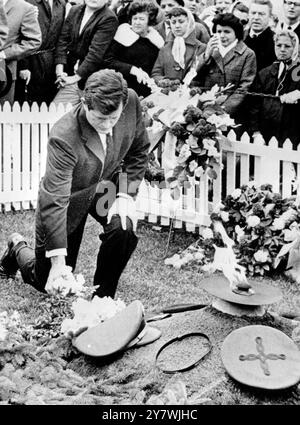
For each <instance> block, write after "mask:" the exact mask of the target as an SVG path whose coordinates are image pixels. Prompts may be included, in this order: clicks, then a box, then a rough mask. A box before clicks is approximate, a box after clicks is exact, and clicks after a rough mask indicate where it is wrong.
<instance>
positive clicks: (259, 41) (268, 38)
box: [244, 27, 276, 72]
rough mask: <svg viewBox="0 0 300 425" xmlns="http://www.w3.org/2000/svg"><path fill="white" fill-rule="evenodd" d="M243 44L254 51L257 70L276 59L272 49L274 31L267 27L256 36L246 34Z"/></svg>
mask: <svg viewBox="0 0 300 425" xmlns="http://www.w3.org/2000/svg"><path fill="white" fill-rule="evenodd" d="M244 42H245V44H247V46H248V47H249V48H250V49H251V50H253V51H254V53H255V56H256V62H257V72H259V71H260V70H261V69H263V68H266V67H267V66H269V65H271V64H272V63H273V62H274V61H275V60H276V55H275V49H274V32H273V31H272V30H271V28H269V27H268V28H267V29H266V30H264V31H263V32H262V33H260V34H259V35H258V36H257V37H254V38H251V37H250V35H249V34H247V36H246V38H245V40H244Z"/></svg>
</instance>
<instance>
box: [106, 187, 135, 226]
mask: <svg viewBox="0 0 300 425" xmlns="http://www.w3.org/2000/svg"><path fill="white" fill-rule="evenodd" d="M115 214H117V215H118V216H119V217H120V219H121V224H122V229H123V230H126V229H127V226H126V218H127V217H128V218H130V220H131V221H132V226H133V230H134V231H136V227H137V212H136V205H135V201H134V200H133V198H132V197H131V196H129V195H127V194H126V193H119V194H118V197H117V198H116V200H115V201H114V203H113V204H112V206H111V207H110V210H109V211H108V215H107V222H108V223H110V221H111V218H112V216H113V215H115Z"/></svg>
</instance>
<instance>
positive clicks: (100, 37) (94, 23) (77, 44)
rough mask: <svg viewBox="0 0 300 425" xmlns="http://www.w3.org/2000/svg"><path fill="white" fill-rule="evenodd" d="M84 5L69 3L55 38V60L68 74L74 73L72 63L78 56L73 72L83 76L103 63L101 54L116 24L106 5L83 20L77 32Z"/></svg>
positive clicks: (82, 83) (116, 20)
mask: <svg viewBox="0 0 300 425" xmlns="http://www.w3.org/2000/svg"><path fill="white" fill-rule="evenodd" d="M84 10H85V5H77V6H73V7H72V8H71V9H70V12H69V14H68V16H67V19H66V21H65V23H64V26H63V29H62V32H61V36H60V38H59V41H58V44H57V48H56V52H55V64H64V65H65V69H66V71H67V73H68V74H69V75H73V74H74V66H75V64H76V62H77V61H78V60H79V67H78V69H77V71H76V72H77V74H78V75H80V77H81V78H82V80H81V81H80V82H79V84H78V85H79V86H80V88H83V86H84V83H85V81H86V79H87V78H88V77H89V76H90V75H91V74H93V72H96V71H99V70H100V69H102V68H103V67H104V62H103V58H104V55H105V52H106V51H107V49H108V47H109V45H110V43H111V41H112V39H113V37H114V35H115V32H116V30H117V27H118V19H117V17H116V15H115V14H114V12H112V11H111V10H110V9H109V8H108V7H107V6H104V7H103V8H102V9H99V10H97V11H96V12H95V13H94V14H93V15H92V16H91V17H90V19H89V20H88V22H87V23H86V24H85V26H84V28H83V30H82V32H81V33H80V34H79V30H80V24H81V21H82V17H83V14H84Z"/></svg>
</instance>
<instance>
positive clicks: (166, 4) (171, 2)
mask: <svg viewBox="0 0 300 425" xmlns="http://www.w3.org/2000/svg"><path fill="white" fill-rule="evenodd" d="M178 6H179V4H178V3H177V1H175V0H161V3H160V8H161V10H162V11H163V13H164V16H166V15H167V14H168V13H169V12H170V10H171V9H173V7H178Z"/></svg>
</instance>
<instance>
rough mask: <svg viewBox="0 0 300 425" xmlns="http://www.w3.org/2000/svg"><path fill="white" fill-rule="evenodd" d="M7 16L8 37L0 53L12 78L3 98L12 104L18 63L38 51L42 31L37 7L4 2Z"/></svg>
mask: <svg viewBox="0 0 300 425" xmlns="http://www.w3.org/2000/svg"><path fill="white" fill-rule="evenodd" d="M4 9H5V12H6V16H7V23H8V28H9V32H8V36H7V38H6V41H5V42H4V46H3V49H2V50H1V51H0V59H1V58H2V59H5V61H6V64H7V66H8V68H9V71H10V73H11V76H12V84H11V87H10V90H9V92H8V93H7V94H6V95H5V96H3V97H1V100H0V102H1V103H4V102H5V101H6V100H7V101H9V102H10V103H11V104H12V103H13V101H14V96H15V81H16V78H17V61H18V60H20V59H23V58H25V57H26V56H28V55H29V54H31V53H33V52H34V51H36V50H37V49H38V48H39V46H40V44H41V30H40V26H39V23H38V11H37V8H36V7H35V6H32V5H31V4H29V3H27V2H25V1H24V0H4Z"/></svg>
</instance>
